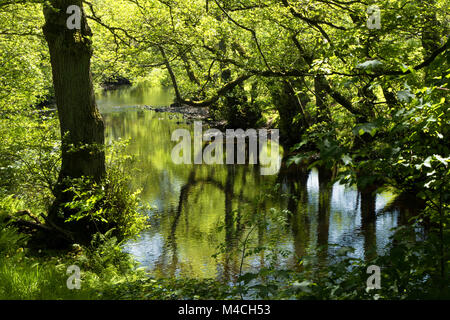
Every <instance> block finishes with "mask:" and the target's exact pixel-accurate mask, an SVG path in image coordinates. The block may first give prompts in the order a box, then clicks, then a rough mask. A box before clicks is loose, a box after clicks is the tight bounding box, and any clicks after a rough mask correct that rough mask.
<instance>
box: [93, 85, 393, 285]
mask: <svg viewBox="0 0 450 320" xmlns="http://www.w3.org/2000/svg"><path fill="white" fill-rule="evenodd" d="M97 99H98V100H97V103H98V105H99V108H100V110H101V112H102V114H103V116H104V119H105V122H106V137H107V142H111V141H112V140H116V139H119V138H121V139H130V145H129V147H128V149H127V150H126V152H127V153H128V154H130V155H131V154H132V155H135V156H136V158H137V160H138V161H137V162H136V167H137V169H139V171H138V172H137V173H135V174H134V175H133V177H132V178H133V183H134V184H135V185H136V186H137V187H139V188H140V189H142V193H141V198H142V199H143V200H145V201H146V202H147V203H148V204H150V205H151V206H152V208H153V209H152V210H151V212H150V213H149V216H150V221H151V224H152V226H151V228H150V229H149V230H148V231H146V232H144V233H143V234H142V235H141V238H139V239H138V240H136V241H132V242H130V243H128V244H127V245H126V246H125V250H126V251H128V252H130V253H132V254H133V255H134V256H135V257H136V259H137V260H138V261H140V262H141V263H142V265H143V266H145V267H148V268H149V269H150V270H152V271H153V272H155V273H156V274H159V275H164V276H190V277H198V278H202V277H218V278H225V279H230V280H231V279H234V278H235V277H236V275H237V274H239V269H240V266H241V258H242V243H243V242H244V241H245V239H248V240H247V241H246V243H247V248H253V247H255V246H267V247H270V248H275V249H276V250H265V251H264V250H263V251H261V252H258V253H255V254H253V255H251V256H249V257H247V258H245V259H244V263H243V264H242V269H243V270H244V271H246V270H253V269H257V268H260V267H261V266H264V265H268V264H274V265H276V266H278V267H280V268H283V267H290V268H296V266H297V265H298V259H299V258H300V257H304V256H306V255H309V256H312V257H313V262H311V263H325V262H326V261H329V259H330V255H332V254H333V252H334V251H335V250H336V247H335V246H334V244H338V245H344V246H352V247H353V248H355V249H356V251H355V253H354V255H355V256H356V257H360V258H363V257H365V256H367V255H368V254H369V250H370V248H376V250H377V252H378V253H380V252H382V251H383V248H384V246H385V245H386V244H388V243H389V236H390V235H391V234H392V231H391V229H392V228H393V227H396V226H397V224H398V223H399V221H400V217H399V213H398V212H397V211H395V210H387V212H383V208H385V207H386V205H387V204H389V203H390V202H392V200H393V195H392V194H390V193H388V192H385V193H381V194H378V195H377V196H376V197H374V198H373V201H372V207H370V206H371V205H370V203H369V206H368V207H369V209H367V205H364V201H365V200H364V199H363V201H361V196H360V194H359V192H358V191H357V190H356V189H355V188H353V187H345V186H343V185H339V184H337V183H336V184H334V185H332V186H329V185H328V184H327V181H328V180H327V179H326V178H323V177H322V176H321V175H319V172H318V171H317V170H316V169H313V170H312V171H301V170H299V171H297V172H295V173H293V172H284V170H282V171H281V172H279V173H278V174H276V175H273V176H262V175H261V174H260V172H259V168H258V167H257V166H253V165H228V166H227V165H223V166H222V165H213V166H211V165H175V164H174V163H173V162H172V160H171V151H172V148H173V147H174V146H175V144H176V142H172V141H171V135H172V132H173V131H174V130H175V129H178V128H187V129H189V130H192V128H193V126H192V124H187V123H185V122H183V121H182V119H181V117H180V115H174V114H167V113H156V112H153V111H148V110H143V109H142V108H139V107H134V106H139V105H144V104H145V105H152V106H161V105H169V104H170V103H171V102H172V100H173V93H172V91H171V90H170V89H163V88H145V87H144V88H137V89H136V88H128V89H121V90H117V91H112V92H108V93H106V94H103V95H100V96H98V98H97ZM319 177H321V178H320V181H319ZM362 202H363V203H362ZM369 202H370V201H369ZM361 207H362V208H363V213H362V212H361ZM272 208H273V209H272ZM367 210H368V211H373V212H366V211H367ZM367 215H370V216H371V217H372V218H370V219H369V218H367ZM249 221H256V222H257V223H256V226H255V227H254V224H252V223H251V222H249ZM319 249H321V250H319ZM219 251H221V252H228V254H225V253H222V254H219V255H218V256H217V257H215V258H214V257H212V256H213V255H214V254H215V253H218V252H219Z"/></svg>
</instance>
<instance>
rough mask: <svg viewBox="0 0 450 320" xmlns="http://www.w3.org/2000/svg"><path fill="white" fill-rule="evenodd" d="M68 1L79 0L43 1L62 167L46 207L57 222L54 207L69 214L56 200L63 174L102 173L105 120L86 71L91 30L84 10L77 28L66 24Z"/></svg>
mask: <svg viewBox="0 0 450 320" xmlns="http://www.w3.org/2000/svg"><path fill="white" fill-rule="evenodd" d="M70 5H77V6H78V7H79V8H81V9H82V1H81V0H51V1H49V4H46V5H44V15H45V25H44V27H43V31H44V36H45V39H46V41H47V43H48V47H49V51H50V59H51V66H52V73H53V86H54V90H55V96H56V104H57V108H58V116H59V121H60V126H61V138H62V167H61V171H60V175H59V180H58V185H57V187H56V188H55V194H56V200H55V203H54V205H53V208H52V209H51V210H50V213H49V220H50V221H52V222H53V223H56V224H58V225H60V223H61V221H60V220H61V219H60V218H58V216H59V215H58V212H60V211H61V210H63V211H65V212H64V215H65V218H67V215H68V214H70V212H67V211H66V210H65V209H61V208H63V207H61V206H60V204H61V203H64V202H67V201H70V194H68V193H67V192H64V189H65V187H66V181H67V179H71V178H79V177H89V178H91V179H93V180H94V181H97V182H98V181H100V180H102V178H103V177H104V175H105V153H104V123H103V119H102V117H101V115H100V113H99V111H98V109H97V107H96V104H95V97H94V90H93V86H92V76H91V71H90V60H91V56H92V47H91V39H90V38H91V36H92V33H91V30H90V28H89V26H88V24H87V21H86V16H85V13H84V11H83V10H82V18H81V29H80V30H77V29H73V30H70V29H69V28H68V27H67V19H68V18H69V17H70V14H67V13H66V11H67V8H68V7H69V6H70ZM80 147H81V148H80Z"/></svg>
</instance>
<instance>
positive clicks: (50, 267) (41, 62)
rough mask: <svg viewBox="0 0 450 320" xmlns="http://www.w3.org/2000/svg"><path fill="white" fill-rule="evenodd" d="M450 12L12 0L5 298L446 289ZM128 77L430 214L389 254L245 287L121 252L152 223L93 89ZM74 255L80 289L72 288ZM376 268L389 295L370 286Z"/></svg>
mask: <svg viewBox="0 0 450 320" xmlns="http://www.w3.org/2000/svg"><path fill="white" fill-rule="evenodd" d="M70 5H76V6H78V7H80V8H82V14H81V23H80V28H79V29H77V28H75V29H69V28H68V27H67V19H68V18H69V17H70V14H68V13H67V8H68V7H69V6H70ZM373 5H376V6H377V7H378V8H379V9H380V11H379V12H380V21H379V23H380V25H379V27H376V26H374V22H376V21H375V20H376V16H374V14H376V10H375V11H374V10H369V8H373V7H371V6H373ZM374 12H375V13H374ZM449 12H450V3H449V2H448V1H447V0H429V1H420V0H380V1H350V0H345V1H338V0H329V1H328V0H317V1H311V0H234V1H230V0H178V1H176V0H114V1H113V0H91V1H82V0H48V1H43V0H28V1H27V0H0V140H1V144H0V298H1V299H11V298H13V299H14V298H16V299H77V298H84V299H102V298H109V299H122V298H126V299H177V298H211V299H221V298H234V299H240V298H242V297H247V298H271V299H291V298H295V299H448V298H449V297H450V293H449V278H448V274H449V267H450V265H449V261H450V259H449V253H448V245H449V243H450V242H449V227H448V223H449V217H450V213H449V207H450V182H449V177H450V167H449V163H450V132H449V129H450V111H449V96H450V95H449V91H450V88H449V86H448V84H449V79H450V54H449V52H450V51H449V31H450V16H449ZM373 19H375V20H373ZM375 24H376V23H375ZM122 82H126V83H132V84H133V85H136V84H140V83H151V84H152V85H159V86H168V87H171V88H173V92H174V96H175V97H174V101H173V107H177V106H190V107H192V108H202V109H206V110H208V111H209V114H210V119H209V120H210V121H211V123H215V124H218V123H220V125H221V126H224V127H226V128H243V129H248V128H256V129H257V128H271V129H274V128H277V129H279V130H280V143H281V145H282V147H283V163H282V168H281V172H282V173H283V174H287V175H294V173H295V174H296V175H298V176H299V177H300V178H299V179H301V174H302V172H304V171H305V170H307V169H308V168H313V167H314V168H317V169H318V171H319V178H321V179H322V180H321V181H322V182H324V183H326V184H330V183H332V182H335V181H340V182H341V183H347V184H349V185H354V186H356V187H357V188H358V190H359V192H360V195H361V206H362V207H361V212H362V215H363V219H366V220H367V221H369V223H370V221H372V220H371V219H374V217H373V212H374V208H375V192H376V191H377V190H378V191H380V190H387V189H388V190H391V191H392V192H393V193H395V195H396V199H397V201H398V200H399V199H401V200H402V201H406V202H408V203H410V204H411V205H412V207H414V208H415V210H414V214H411V215H410V216H409V217H408V219H407V223H405V224H404V225H403V226H401V227H399V228H398V229H397V230H396V232H395V234H394V236H393V239H392V241H391V244H390V247H389V250H388V251H387V253H386V254H385V255H368V256H366V257H365V259H362V260H357V259H353V258H350V257H349V256H347V253H348V252H349V251H350V249H349V248H343V249H342V250H341V251H339V254H340V259H339V263H332V264H328V265H327V264H325V265H322V266H321V267H320V268H317V267H316V268H309V267H308V266H306V265H305V266H304V267H302V268H300V269H299V270H278V269H271V268H266V269H263V270H260V272H256V273H246V274H242V275H240V277H239V278H238V279H237V280H236V283H235V285H234V286H230V285H229V283H226V282H225V283H224V282H221V281H219V280H217V279H208V280H204V279H188V278H175V277H174V278H158V277H154V276H153V275H151V274H148V273H147V272H146V271H145V270H142V269H139V268H137V266H136V263H135V261H133V258H132V257H131V256H129V255H128V254H126V253H124V252H123V251H122V250H121V249H120V245H121V244H122V243H123V242H124V241H127V240H128V239H131V238H134V237H136V236H137V235H139V233H140V232H141V231H142V230H144V229H145V228H152V226H151V225H149V224H148V223H147V219H146V216H145V212H146V210H149V209H148V208H146V207H145V204H144V203H142V201H140V197H139V192H138V190H135V189H133V188H131V187H130V183H129V177H130V173H129V171H127V170H129V161H128V160H129V159H127V158H126V157H122V156H119V155H118V153H117V152H115V150H117V148H120V147H121V146H120V145H110V144H109V143H105V124H104V121H103V119H102V116H101V114H100V112H99V111H98V109H97V106H96V101H95V93H96V92H99V91H101V90H104V88H105V87H108V86H114V85H115V84H118V83H122ZM54 108H56V110H53V109H54ZM148 143H149V144H151V143H152V141H149V142H148ZM157 156H159V155H152V154H149V157H157ZM169 156H170V155H169ZM275 192H276V191H275ZM324 197H325V198H326V194H325V196H324ZM253 200H254V199H253ZM320 201H326V200H325V199H321V200H320ZM269 209H270V208H265V209H264V210H266V211H267V212H269V211H270V210H269ZM268 215H269V214H268ZM272 218H274V217H272ZM275 218H276V217H275ZM275 218H274V219H275ZM319 218H320V217H319ZM250 220H251V219H250ZM250 220H249V223H251V221H250ZM419 229H420V230H421V234H422V235H423V236H420V237H419V236H417V235H416V232H417V230H419ZM244 240H245V239H244ZM245 245H246V244H245V241H244V244H243V248H242V250H243V251H244V252H243V253H242V252H241V253H235V254H238V255H240V254H242V255H243V256H244V255H245V250H246V247H245ZM247 249H248V248H247ZM253 250H258V248H253ZM219 254H226V253H223V252H221V253H219ZM74 264H75V265H79V266H80V268H81V269H82V271H83V275H82V287H81V289H80V290H68V289H67V287H66V279H67V275H66V269H67V266H69V265H74ZM368 265H380V266H382V270H383V272H382V288H381V289H378V290H366V287H365V283H366V279H367V277H368V275H367V272H366V269H367V266H368ZM255 283H257V284H256V285H255Z"/></svg>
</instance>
